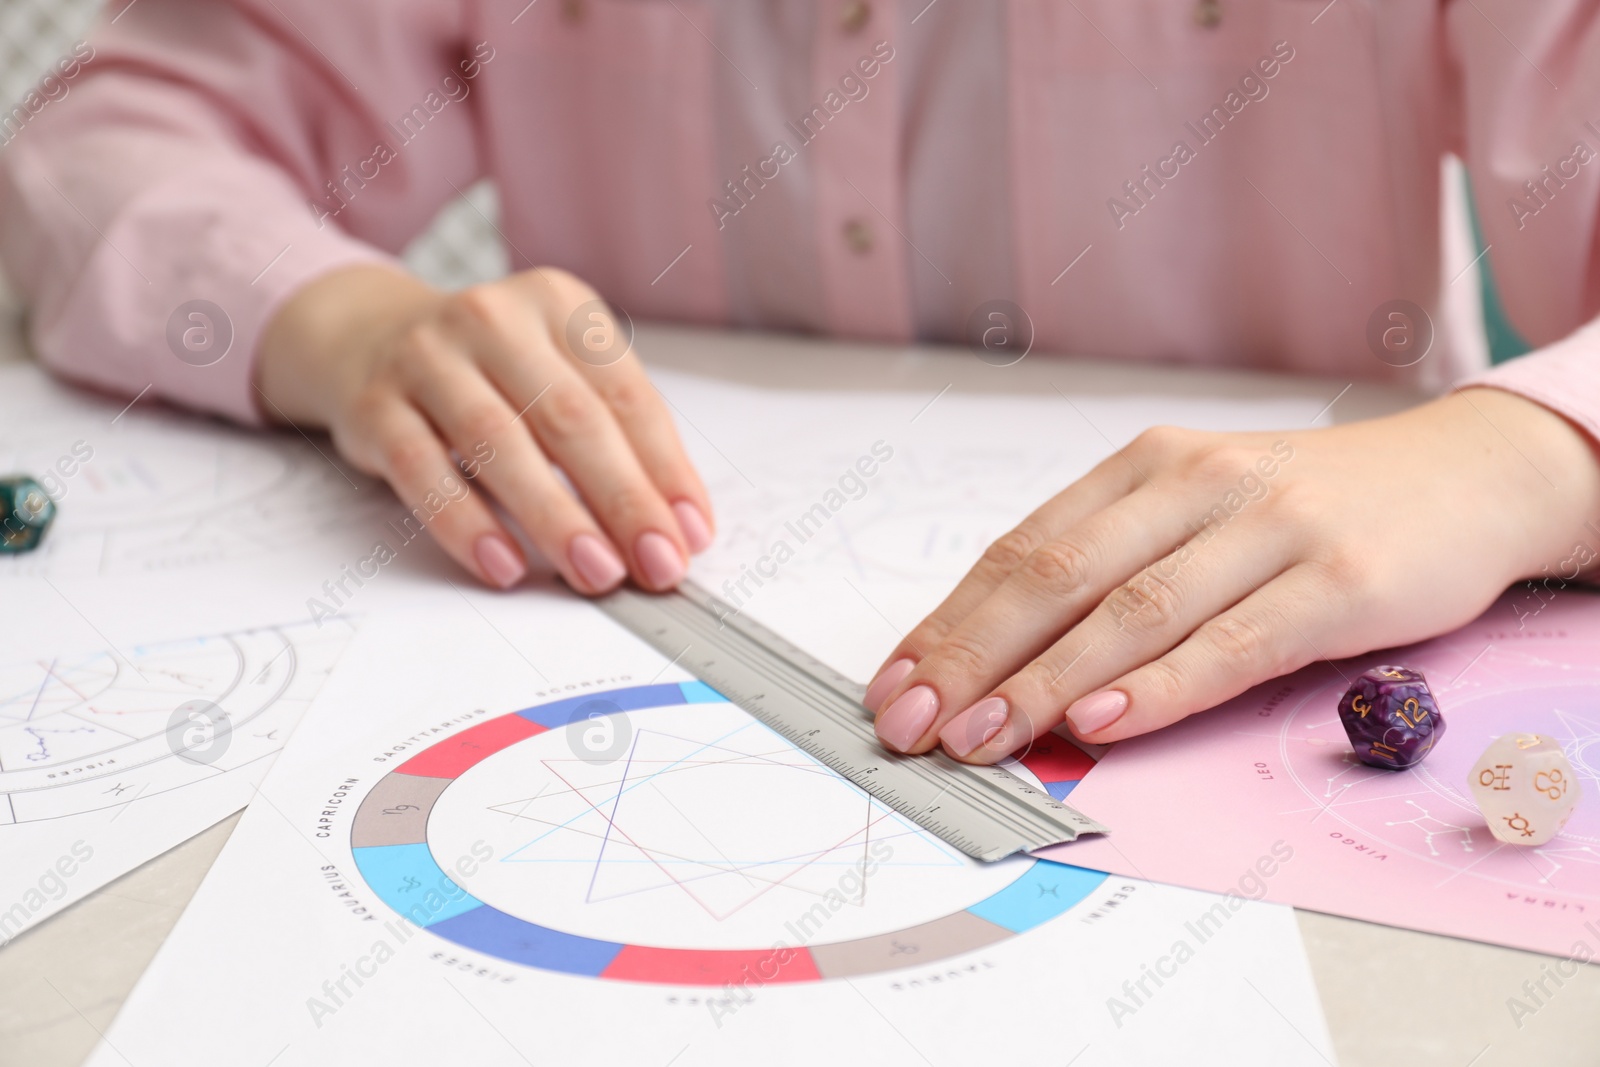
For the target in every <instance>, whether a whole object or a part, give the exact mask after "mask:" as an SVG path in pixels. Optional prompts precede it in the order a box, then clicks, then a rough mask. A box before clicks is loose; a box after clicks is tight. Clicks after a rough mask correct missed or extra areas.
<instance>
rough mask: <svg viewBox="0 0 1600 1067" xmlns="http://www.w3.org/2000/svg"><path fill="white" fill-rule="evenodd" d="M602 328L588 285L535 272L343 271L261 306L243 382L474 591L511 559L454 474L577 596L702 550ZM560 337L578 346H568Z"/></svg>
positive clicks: (696, 511)
mask: <svg viewBox="0 0 1600 1067" xmlns="http://www.w3.org/2000/svg"><path fill="white" fill-rule="evenodd" d="M614 322H615V320H614V319H613V318H612V315H611V312H610V311H609V309H607V308H605V306H604V305H603V304H602V303H601V302H600V298H599V297H598V296H597V295H596V293H595V292H594V290H592V289H590V288H589V287H588V286H587V285H585V284H584V283H583V282H581V281H579V280H578V279H576V278H574V277H573V276H572V275H570V274H567V273H566V272H564V271H560V270H554V269H551V268H539V269H535V270H530V271H524V272H522V273H520V274H515V275H512V276H510V277H508V278H505V279H503V280H501V281H497V282H493V283H490V284H487V285H480V286H476V287H474V288H471V289H466V290H463V291H461V292H457V293H446V292H441V291H439V290H436V289H433V288H432V287H430V286H428V285H426V284H424V283H423V282H421V281H419V280H417V279H416V278H413V277H411V276H409V275H406V274H402V273H400V272H399V271H397V270H393V269H390V268H387V267H379V266H361V267H352V268H348V269H345V270H341V271H336V272H333V273H330V274H328V275H325V276H323V277H321V278H318V279H317V280H315V281H313V282H311V283H310V284H309V285H307V286H305V287H304V288H303V289H301V290H300V291H299V292H297V293H296V294H295V295H294V296H293V297H291V298H290V299H289V300H288V301H287V302H286V303H285V304H284V305H283V307H282V308H281V309H280V310H279V311H278V313H277V314H276V315H275V316H274V317H273V319H272V321H271V322H270V323H269V324H268V327H267V330H266V332H265V334H264V335H263V337H262V340H261V346H260V350H259V353H258V358H257V363H256V368H255V374H256V386H257V389H258V392H259V395H260V396H261V397H262V398H263V399H262V401H261V409H262V412H263V414H264V415H265V416H266V417H267V418H269V419H271V420H273V421H277V422H287V423H292V424H293V425H295V426H297V427H300V428H305V427H308V426H315V427H321V428H325V429H327V430H329V431H330V432H331V433H332V435H333V440H334V443H335V445H336V446H337V447H338V449H339V451H340V453H341V454H343V455H344V457H345V458H346V459H348V460H349V461H350V462H351V463H352V464H354V465H355V466H356V467H358V468H360V469H361V470H363V471H365V472H367V473H369V474H373V475H377V476H380V477H382V478H384V479H385V480H387V481H388V483H389V484H390V485H391V486H392V487H393V488H394V491H395V492H396V493H397V494H398V495H399V497H400V499H401V501H402V502H403V503H404V504H405V505H406V506H407V507H408V508H412V509H419V508H420V509H422V510H420V511H417V512H416V513H417V514H418V515H419V516H430V517H429V518H428V522H427V529H428V531H429V532H430V533H431V534H433V536H434V537H435V538H436V539H437V540H438V542H439V544H440V545H441V546H442V547H443V548H444V550H445V551H446V552H448V553H449V554H450V555H451V556H452V557H454V558H455V560H456V561H457V562H459V563H460V564H461V565H462V566H463V567H465V568H467V569H468V570H469V571H471V572H472V573H473V574H476V575H477V576H478V577H479V578H481V579H482V580H483V581H485V582H487V583H489V584H491V585H494V586H498V587H501V588H508V587H510V586H512V585H515V584H516V583H517V582H518V581H520V580H521V579H522V577H523V576H524V575H525V574H526V573H527V564H526V562H525V560H524V557H523V554H522V551H521V549H520V548H519V547H518V543H517V539H516V538H514V537H513V536H512V535H511V533H510V532H509V531H508V530H507V528H506V526H505V525H504V524H503V523H502V521H501V518H500V517H499V516H497V514H496V512H495V510H494V509H493V508H491V507H490V504H489V501H488V500H487V499H486V497H485V495H484V494H483V493H481V492H467V493H463V492H461V490H460V486H461V484H462V483H461V481H460V479H461V474H462V471H463V470H465V471H466V472H467V473H468V475H469V477H471V479H472V484H473V485H474V486H475V487H478V488H486V489H487V490H488V492H489V494H491V495H492V496H493V497H494V499H495V501H497V502H498V503H499V505H500V508H501V509H502V511H503V513H504V514H506V515H509V516H510V518H511V519H512V520H514V521H515V522H516V524H517V525H518V526H520V527H521V528H522V531H523V533H524V534H526V536H527V539H528V540H529V541H531V542H532V543H533V545H534V546H535V547H536V548H537V549H538V550H539V552H541V553H542V554H543V555H544V556H545V558H546V559H548V560H549V561H550V562H551V563H552V564H553V565H554V566H555V568H556V569H557V570H558V571H560V572H561V575H562V577H564V578H565V579H566V580H567V582H568V583H569V584H571V585H572V587H573V588H575V589H577V590H578V591H579V592H582V593H591V594H593V593H603V592H606V591H607V590H610V589H612V588H614V587H616V586H617V585H618V584H620V583H621V582H622V581H623V579H624V578H625V577H627V576H628V575H630V574H631V575H632V576H633V578H634V580H635V581H636V582H638V583H639V584H640V585H641V586H643V587H645V588H646V589H652V590H665V589H670V588H672V587H674V586H676V585H677V584H678V582H679V581H681V580H682V579H683V576H684V572H685V570H686V568H687V560H688V556H689V553H691V552H699V551H701V550H703V549H704V548H706V546H707V545H709V544H710V543H711V536H712V526H711V507H710V501H709V498H708V497H707V495H706V490H705V486H704V485H702V484H701V482H700V478H699V476H698V475H697V474H696V473H695V470H694V467H693V466H692V465H691V464H690V462H689V459H688V456H687V455H686V454H685V453H684V450H683V444H682V442H681V441H680V440H679V438H678V433H677V430H676V428H675V427H674V426H673V423H672V418H671V415H670V413H669V412H668V410H667V406H666V404H665V403H663V401H662V399H661V397H660V395H659V394H657V392H656V390H655V387H654V386H653V385H651V384H650V380H649V379H648V378H647V377H646V375H645V372H644V368H643V367H642V366H641V365H640V364H639V361H638V359H637V358H636V357H635V356H634V354H633V353H632V351H631V350H629V340H630V338H627V337H621V338H618V336H617V331H616V329H615V325H614ZM570 323H576V325H575V326H574V327H573V328H572V329H571V330H569V324H570ZM574 333H575V334H576V335H577V336H578V337H580V338H582V339H584V340H585V341H589V342H591V343H589V344H588V345H587V346H585V344H583V343H580V345H579V347H580V348H582V349H584V351H583V352H582V353H581V355H579V354H574V352H573V351H572V346H571V345H569V343H568V337H569V334H574ZM452 453H453V455H452ZM558 469H559V471H560V473H558ZM562 474H564V475H565V476H566V477H565V480H564V479H563V477H562ZM569 483H570V485H569ZM430 494H432V496H431V497H430ZM440 501H443V504H442V506H439V507H438V509H437V511H434V507H433V506H431V505H438V504H439V502H440Z"/></svg>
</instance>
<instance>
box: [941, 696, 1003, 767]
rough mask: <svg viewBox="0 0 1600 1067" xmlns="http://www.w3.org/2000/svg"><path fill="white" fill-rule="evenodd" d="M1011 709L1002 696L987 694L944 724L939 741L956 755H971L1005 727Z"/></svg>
mask: <svg viewBox="0 0 1600 1067" xmlns="http://www.w3.org/2000/svg"><path fill="white" fill-rule="evenodd" d="M1009 711H1010V709H1008V708H1007V707H1006V702H1005V701H1004V700H1002V699H1001V698H1000V697H987V698H985V699H983V700H980V701H978V702H977V703H976V704H974V705H972V707H970V708H968V709H967V710H966V711H963V712H962V713H961V714H960V715H957V716H956V717H955V718H953V719H951V720H950V721H949V722H947V723H945V724H944V729H943V730H940V731H939V740H940V741H942V742H943V743H944V747H945V748H947V749H949V750H950V754H951V755H953V756H969V755H971V754H972V752H973V751H974V750H976V749H977V747H978V746H979V745H984V744H987V743H988V742H989V741H990V740H992V739H993V738H994V736H995V734H998V733H999V732H1000V731H1001V730H1003V729H1004V728H1005V725H1006V716H1007V715H1008V714H1009Z"/></svg>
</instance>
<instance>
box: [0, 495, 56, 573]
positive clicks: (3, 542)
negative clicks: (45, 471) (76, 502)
mask: <svg viewBox="0 0 1600 1067" xmlns="http://www.w3.org/2000/svg"><path fill="white" fill-rule="evenodd" d="M55 517H56V502H55V501H54V500H51V499H50V494H49V493H46V492H45V491H44V486H42V485H40V484H39V483H38V482H36V481H34V480H33V479H32V478H26V477H20V478H0V553H6V554H11V555H15V554H16V553H19V552H31V551H33V550H34V549H35V548H38V547H39V542H40V540H42V539H43V538H44V532H45V531H46V530H48V529H49V528H50V523H51V520H53V519H54V518H55Z"/></svg>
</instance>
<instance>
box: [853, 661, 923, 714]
mask: <svg viewBox="0 0 1600 1067" xmlns="http://www.w3.org/2000/svg"><path fill="white" fill-rule="evenodd" d="M914 666H916V664H914V663H912V662H911V661H910V660H908V659H897V660H895V661H894V662H893V663H891V664H889V665H888V666H887V667H885V668H884V669H883V671H882V673H880V674H879V675H878V676H877V677H876V678H874V679H873V680H872V684H871V685H869V686H867V695H866V696H865V697H863V698H862V700H861V703H863V704H865V705H866V706H867V708H868V710H871V711H877V710H878V705H879V704H882V703H883V699H884V697H886V696H888V695H889V694H890V693H892V692H894V687H895V686H897V685H899V684H900V683H901V682H903V681H905V680H906V675H908V674H910V673H911V668H912V667H914Z"/></svg>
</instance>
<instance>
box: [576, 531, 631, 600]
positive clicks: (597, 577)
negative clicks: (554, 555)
mask: <svg viewBox="0 0 1600 1067" xmlns="http://www.w3.org/2000/svg"><path fill="white" fill-rule="evenodd" d="M567 559H569V560H571V561H572V569H573V570H575V571H577V572H578V576H579V577H580V578H582V579H583V580H584V581H585V582H587V583H589V588H590V590H591V591H593V592H596V593H603V592H605V591H606V590H607V589H610V588H611V587H612V586H614V585H617V584H618V583H619V582H621V581H622V579H624V578H626V577H627V576H628V568H627V567H624V566H623V565H622V560H620V559H618V558H617V554H616V553H615V552H613V551H612V549H611V546H610V545H608V544H606V543H605V542H604V541H602V540H600V538H598V537H596V536H595V535H594V534H579V535H578V536H577V537H574V538H573V539H572V543H571V544H570V545H568V546H567Z"/></svg>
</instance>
